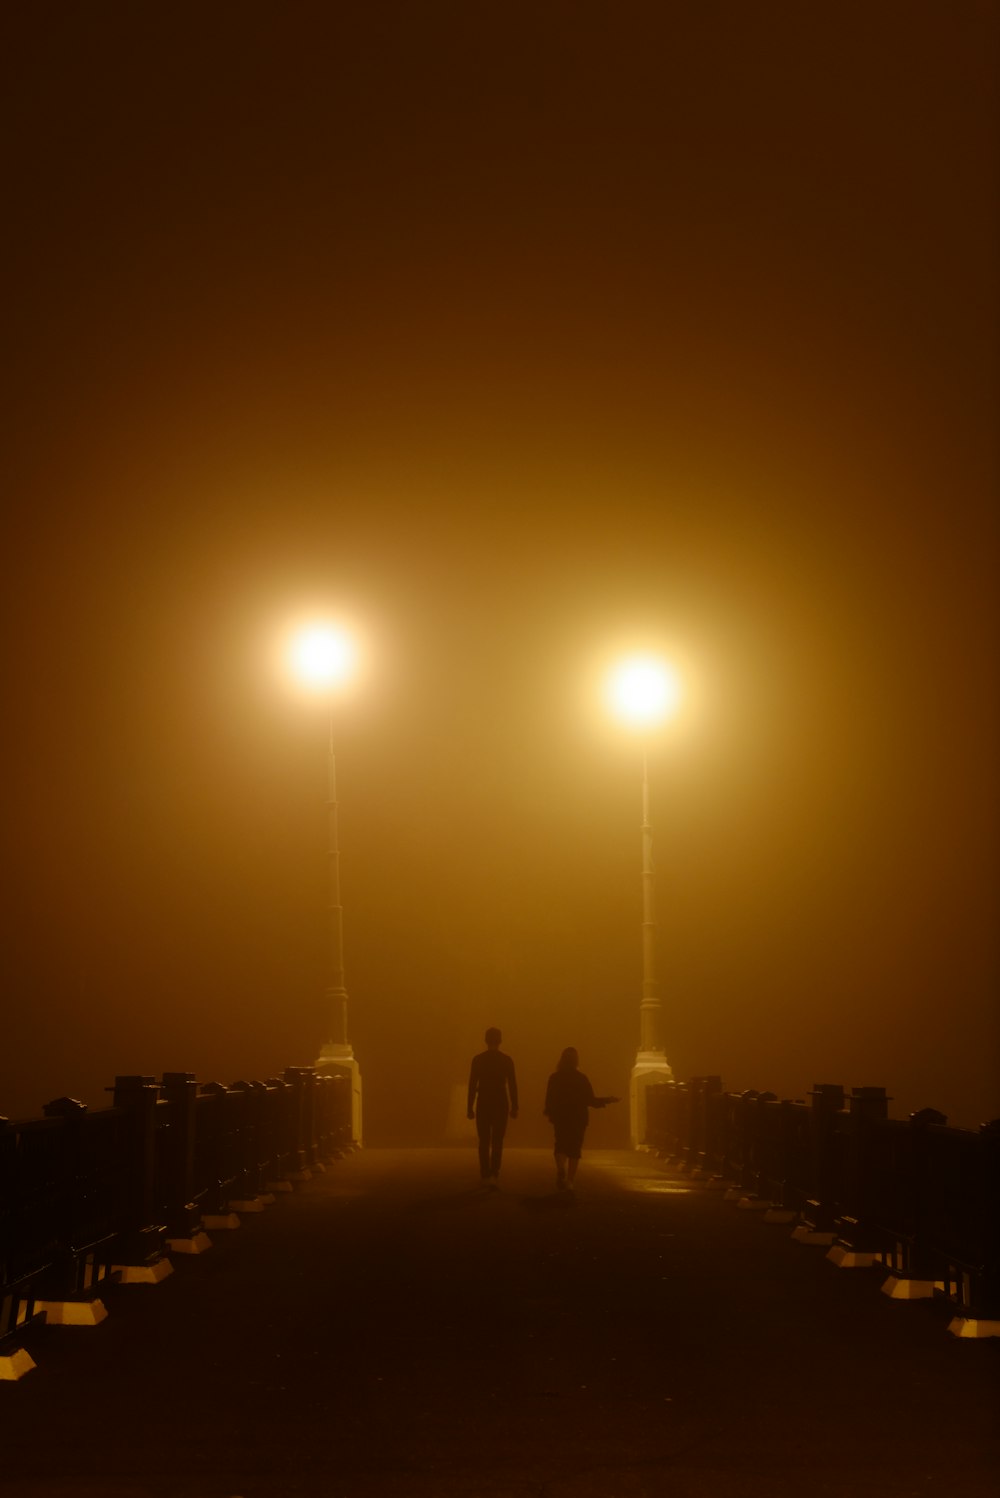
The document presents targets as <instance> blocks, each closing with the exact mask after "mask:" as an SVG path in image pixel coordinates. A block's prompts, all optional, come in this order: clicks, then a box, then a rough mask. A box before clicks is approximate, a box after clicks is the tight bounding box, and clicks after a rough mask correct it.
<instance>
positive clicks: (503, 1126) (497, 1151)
mask: <svg viewBox="0 0 1000 1498" xmlns="http://www.w3.org/2000/svg"><path fill="white" fill-rule="evenodd" d="M506 1132H507V1117H506V1114H504V1115H502V1116H501V1117H499V1118H495V1119H494V1120H493V1137H492V1139H491V1140H490V1175H491V1176H492V1177H493V1179H494V1180H496V1179H497V1177H498V1176H499V1174H500V1162H501V1160H502V1159H503V1136H504V1134H506Z"/></svg>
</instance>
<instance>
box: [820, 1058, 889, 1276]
mask: <svg viewBox="0 0 1000 1498" xmlns="http://www.w3.org/2000/svg"><path fill="white" fill-rule="evenodd" d="M889 1102H890V1099H889V1098H888V1097H887V1096H886V1091H885V1088H884V1087H853V1088H852V1089H851V1096H850V1098H849V1099H848V1109H849V1112H848V1119H847V1124H848V1127H847V1141H846V1142H847V1151H846V1156H845V1160H844V1165H845V1192H844V1202H843V1208H844V1210H843V1211H842V1212H841V1215H840V1216H839V1217H838V1218H837V1223H836V1230H837V1241H836V1242H835V1243H834V1245H833V1247H832V1248H831V1249H830V1250H829V1252H828V1253H827V1258H828V1259H829V1260H830V1261H831V1263H833V1264H836V1265H837V1266H838V1268H841V1269H863V1268H867V1267H868V1266H870V1265H872V1264H874V1263H875V1261H876V1259H877V1258H878V1247H879V1244H878V1235H877V1233H876V1230H875V1200H874V1193H873V1182H874V1176H875V1165H876V1150H877V1147H878V1131H879V1126H880V1125H881V1124H884V1123H885V1122H886V1121H887V1119H888V1116H889Z"/></svg>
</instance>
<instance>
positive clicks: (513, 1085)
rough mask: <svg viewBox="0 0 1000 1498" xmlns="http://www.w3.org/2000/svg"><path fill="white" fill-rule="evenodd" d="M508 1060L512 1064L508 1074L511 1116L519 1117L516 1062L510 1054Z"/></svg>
mask: <svg viewBox="0 0 1000 1498" xmlns="http://www.w3.org/2000/svg"><path fill="white" fill-rule="evenodd" d="M507 1060H508V1062H509V1064H510V1071H509V1072H508V1074H507V1091H508V1092H509V1093H510V1116H511V1118H516V1117H517V1074H516V1073H515V1071H514V1063H513V1061H512V1060H511V1058H510V1057H509V1056H508V1058H507Z"/></svg>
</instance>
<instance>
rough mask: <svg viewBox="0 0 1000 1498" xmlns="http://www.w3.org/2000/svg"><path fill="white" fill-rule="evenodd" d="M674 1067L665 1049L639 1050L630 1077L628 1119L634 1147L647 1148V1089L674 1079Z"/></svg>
mask: <svg viewBox="0 0 1000 1498" xmlns="http://www.w3.org/2000/svg"><path fill="white" fill-rule="evenodd" d="M673 1075H674V1073H673V1069H672V1067H671V1066H670V1064H669V1062H668V1061H667V1057H666V1052H665V1051H639V1052H638V1053H637V1054H636V1058H635V1065H634V1066H633V1068H632V1075H631V1077H630V1079H629V1089H628V1121H629V1136H630V1138H631V1141H632V1148H633V1149H636V1150H638V1149H645V1148H646V1091H647V1089H648V1088H650V1087H653V1086H655V1085H656V1084H657V1083H659V1082H670V1081H672V1080H673Z"/></svg>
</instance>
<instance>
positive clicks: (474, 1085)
mask: <svg viewBox="0 0 1000 1498" xmlns="http://www.w3.org/2000/svg"><path fill="white" fill-rule="evenodd" d="M478 1060H479V1057H478V1056H473V1058H472V1065H471V1066H470V1067H469V1097H468V1101H467V1103H466V1105H465V1111H466V1114H467V1116H468V1117H469V1118H475V1116H476V1111H475V1105H476V1093H477V1091H478V1089H479V1068H478V1066H477V1065H476V1062H477V1061H478Z"/></svg>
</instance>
